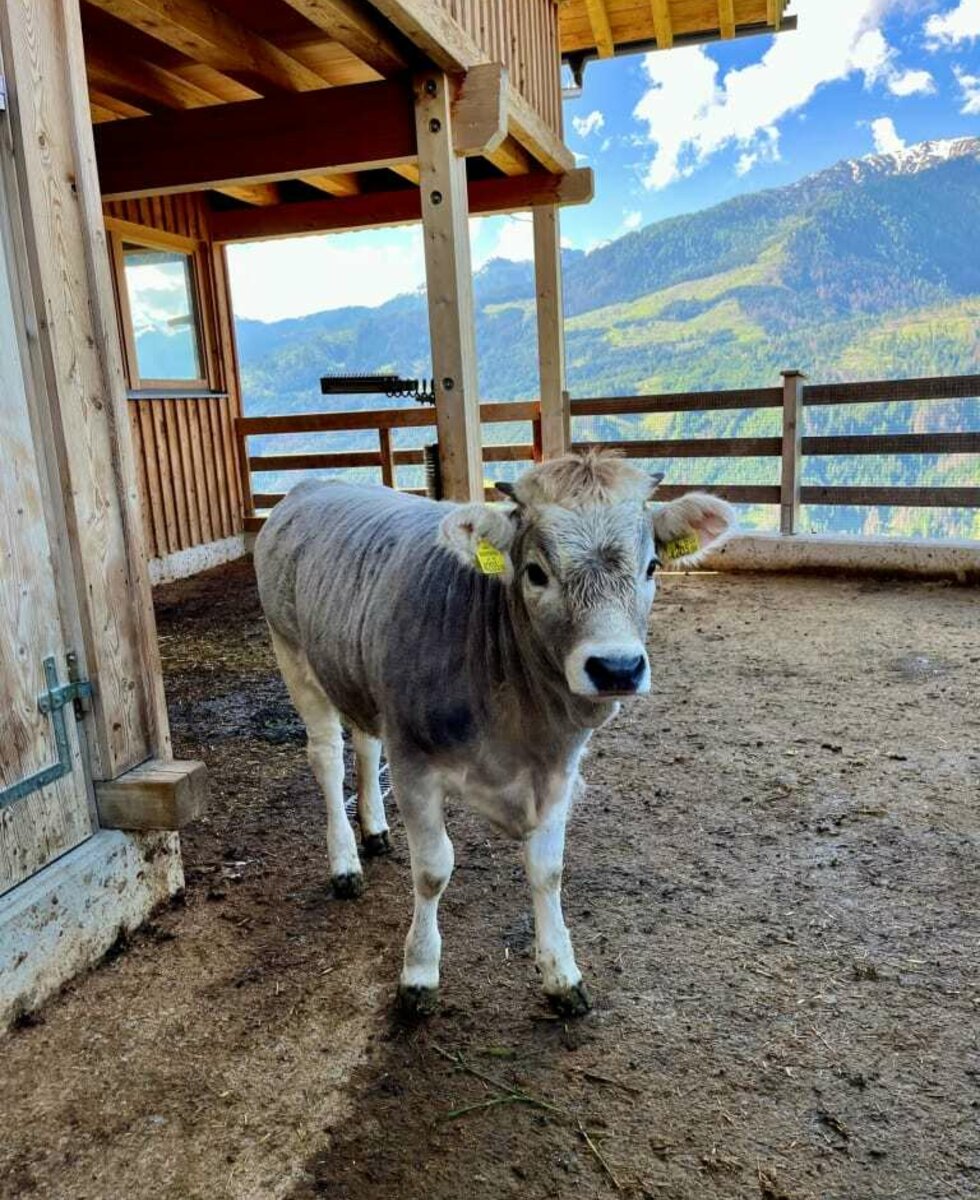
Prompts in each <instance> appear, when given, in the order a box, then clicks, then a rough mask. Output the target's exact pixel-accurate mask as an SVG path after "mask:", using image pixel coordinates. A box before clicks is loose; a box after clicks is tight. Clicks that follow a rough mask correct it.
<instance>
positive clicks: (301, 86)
mask: <svg viewBox="0 0 980 1200" xmlns="http://www.w3.org/2000/svg"><path fill="white" fill-rule="evenodd" d="M90 3H92V4H94V5H95V6H96V7H98V8H101V9H102V10H103V11H105V12H108V13H111V15H112V16H114V17H117V18H118V19H119V20H120V21H124V22H125V23H126V24H127V25H131V26H133V27H134V28H136V29H139V30H141V31H142V32H143V33H146V34H149V36H150V37H154V38H156V39H157V41H159V42H163V43H165V44H166V45H168V46H171V47H172V48H173V49H174V50H179V51H180V52H181V53H182V54H186V55H187V57H188V58H191V59H194V60H195V61H197V62H202V63H207V65H208V66H210V67H214V68H215V69H216V70H218V71H224V72H227V74H229V75H231V76H232V78H234V79H238V80H239V81H240V82H242V83H245V84H246V85H247V86H249V87H254V88H255V89H256V90H257V91H259V92H263V93H264V92H265V91H267V90H268V88H269V86H270V85H271V86H272V87H274V88H277V89H279V90H281V91H285V92H299V91H312V90H314V89H317V88H322V87H325V86H326V83H327V81H326V80H325V79H324V78H323V77H322V76H320V75H318V74H317V73H316V72H315V71H311V70H310V69H309V67H306V66H304V65H303V63H301V62H300V61H299V60H298V59H295V58H293V57H292V56H291V55H289V54H287V53H286V52H285V51H284V50H281V49H280V48H279V47H278V46H276V45H274V44H273V43H272V42H270V41H267V40H266V39H265V38H263V37H260V36H259V35H258V34H256V33H253V32H252V31H251V30H250V29H248V28H247V27H246V26H244V25H242V24H241V23H240V22H238V21H236V20H235V19H234V18H233V17H230V16H229V15H228V14H227V13H226V12H224V10H223V9H220V8H216V7H215V6H214V5H211V4H209V3H208V2H207V0H166V3H163V4H161V3H160V0H90Z"/></svg>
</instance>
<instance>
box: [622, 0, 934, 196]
mask: <svg viewBox="0 0 980 1200" xmlns="http://www.w3.org/2000/svg"><path fill="white" fill-rule="evenodd" d="M898 2H900V0H796V5H795V11H796V12H797V13H798V15H799V18H800V28H799V31H798V32H797V33H794V34H792V35H787V36H785V37H778V38H775V39H774V40H773V42H772V44H771V45H770V47H769V48H768V49H767V50H766V52H765V54H764V55H763V56H762V58H761V59H760V60H759V61H758V62H756V63H752V64H750V65H749V66H747V67H743V68H740V69H736V70H731V71H729V72H728V73H727V74H726V75H725V76H724V78H719V75H720V70H719V66H718V63H717V62H716V61H715V60H714V59H713V58H711V57H710V56H709V55H708V54H707V52H706V51H705V50H704V48H703V47H690V48H685V49H680V50H675V51H674V52H673V53H671V54H648V55H647V56H646V57H645V58H644V69H645V71H646V74H647V78H648V79H649V81H650V87H649V89H648V90H647V92H646V93H645V94H644V95H643V97H642V98H641V100H640V102H639V104H637V106H636V109H635V110H634V116H635V118H636V119H637V120H638V121H641V122H643V123H645V124H646V125H647V127H648V130H649V132H648V137H647V140H648V142H649V143H650V144H652V145H653V146H654V147H655V153H654V156H653V160H652V162H651V163H650V166H649V168H648V171H647V175H646V184H647V186H648V187H651V188H663V187H666V186H667V185H668V184H671V183H673V182H674V181H675V180H677V179H681V178H684V177H686V176H689V175H691V174H693V173H694V171H696V170H697V169H698V167H700V166H701V165H703V164H704V163H705V162H706V161H707V160H708V159H709V158H710V157H711V156H712V155H714V154H716V153H717V152H718V151H719V150H721V149H723V148H725V147H728V146H735V147H736V148H737V149H739V150H740V151H741V152H742V155H741V157H740V159H739V160H738V165H737V166H736V169H737V170H738V169H741V171H742V173H743V174H744V172H745V171H748V170H751V168H752V167H753V166H754V165H755V164H756V162H758V161H760V160H762V159H763V158H768V159H769V160H772V158H773V157H776V156H778V136H779V131H778V122H779V121H781V120H782V119H783V118H784V117H786V116H787V115H788V114H790V113H793V112H797V111H798V110H800V109H801V108H803V107H804V106H805V105H806V104H807V103H808V102H809V101H810V99H811V98H812V97H813V95H814V93H815V92H816V91H817V89H818V88H820V87H823V86H825V85H827V84H829V83H833V82H835V81H838V80H843V79H846V78H848V77H849V76H852V75H860V76H863V78H864V83H865V85H866V86H868V87H871V86H873V85H874V84H876V83H881V82H884V83H886V84H887V85H888V86H889V87H897V89H898V91H897V92H896V94H899V95H901V94H911V92H910V91H909V90H908V89H910V88H916V87H917V88H919V89H921V88H922V87H923V86H926V84H925V81H924V80H923V79H921V78H917V77H916V73H915V72H912V73H911V74H912V76H913V78H911V79H907V78H906V76H907V75H909V72H901V71H900V70H898V68H897V67H896V66H895V57H896V55H895V51H894V49H893V48H892V47H891V46H889V45H888V42H887V41H886V40H885V37H884V36H883V34H882V33H881V31H880V29H879V28H878V27H877V23H878V21H879V20H880V18H881V16H882V14H883V13H884V11H885V10H886V9H887V8H888V7H890V6H893V5H894V4H895V3H898ZM923 74H925V73H924V72H923ZM930 82H931V80H930ZM903 89H906V90H905V91H903Z"/></svg>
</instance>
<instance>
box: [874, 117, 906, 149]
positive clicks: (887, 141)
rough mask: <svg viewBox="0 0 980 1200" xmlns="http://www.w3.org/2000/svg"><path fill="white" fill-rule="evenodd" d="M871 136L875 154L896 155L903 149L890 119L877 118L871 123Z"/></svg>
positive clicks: (901, 141)
mask: <svg viewBox="0 0 980 1200" xmlns="http://www.w3.org/2000/svg"><path fill="white" fill-rule="evenodd" d="M871 136H872V137H873V138H874V143H875V152H876V153H877V154H897V153H898V151H899V150H904V149H905V142H904V140H903V139H902V138H900V137H899V136H898V131H897V130H896V128H895V122H894V121H893V120H892V119H891V117H878V118H877V119H876V120H874V121H872V122H871Z"/></svg>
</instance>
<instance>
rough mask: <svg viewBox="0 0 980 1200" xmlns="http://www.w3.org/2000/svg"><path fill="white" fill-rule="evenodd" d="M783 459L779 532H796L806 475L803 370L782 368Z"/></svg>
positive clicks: (804, 377)
mask: <svg viewBox="0 0 980 1200" xmlns="http://www.w3.org/2000/svg"><path fill="white" fill-rule="evenodd" d="M781 374H782V377H783V459H782V474H781V477H780V483H779V532H780V533H783V534H793V533H797V532H798V531H799V526H800V481H801V477H802V474H803V469H802V458H803V456H802V450H803V383H804V380H805V379H806V376H805V375H804V374H803V372H802V371H782V372H781Z"/></svg>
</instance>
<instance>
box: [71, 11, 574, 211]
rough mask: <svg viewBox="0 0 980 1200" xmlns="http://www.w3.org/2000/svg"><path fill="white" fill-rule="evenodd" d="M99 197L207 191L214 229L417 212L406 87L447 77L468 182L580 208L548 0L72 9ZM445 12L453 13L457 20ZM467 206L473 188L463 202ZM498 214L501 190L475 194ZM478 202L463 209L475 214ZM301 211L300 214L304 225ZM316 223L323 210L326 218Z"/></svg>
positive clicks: (411, 107) (411, 103) (411, 109)
mask: <svg viewBox="0 0 980 1200" xmlns="http://www.w3.org/2000/svg"><path fill="white" fill-rule="evenodd" d="M80 7H81V14H82V26H83V33H84V41H85V58H86V70H87V75H88V84H89V101H90V106H91V113H92V120H93V123H94V124H95V141H96V151H97V157H98V164H99V173H100V180H101V184H102V192H103V197H104V199H106V200H113V199H123V198H135V197H141V196H142V197H146V196H156V195H163V194H167V193H177V192H187V191H205V192H207V193H208V195H209V206H210V207H211V208H212V209H213V210H214V211H215V212H216V214H217V215H221V214H223V213H225V212H227V213H228V214H229V215H231V214H233V213H234V212H235V211H236V210H237V211H241V210H242V208H243V206H248V207H249V208H254V209H261V208H272V207H275V208H277V209H286V208H290V207H293V206H294V205H295V206H297V207H298V206H309V205H311V204H313V203H315V202H316V201H317V200H319V201H320V202H321V203H323V204H327V203H329V201H330V200H331V199H333V200H342V201H344V204H343V205H342V206H341V212H339V213H338V214H336V220H334V219H331V220H329V221H327V223H326V224H325V225H324V226H323V227H324V228H340V227H344V228H357V227H359V223H358V212H359V210H360V209H363V211H364V214H365V216H366V217H368V218H369V219H368V221H367V223H372V224H374V223H382V222H383V221H384V217H385V203H384V202H379V200H378V199H377V197H379V196H385V197H389V198H390V200H389V204H390V207H391V208H392V213H393V219H394V220H398V219H411V217H408V218H406V217H399V214H400V213H401V212H403V211H411V210H412V209H413V205H414V206H415V207H417V199H415V198H409V197H410V196H411V193H412V192H413V191H414V192H417V186H418V182H419V168H418V165H417V152H416V146H415V125H414V121H415V115H414V114H415V107H416V101H417V99H418V97H417V94H415V93H413V85H414V87H415V88H416V89H417V87H418V81H419V78H420V74H421V73H423V72H425V71H428V70H432V69H435V70H438V71H444V72H446V73H447V74H448V75H449V76H450V77H451V78H452V80H453V86H454V88H455V91H456V94H455V96H454V102H453V114H452V116H453V131H454V132H453V138H454V147H455V149H456V151H457V153H458V154H461V155H465V156H467V177H468V179H469V181H470V184H471V185H472V186H476V185H479V184H484V183H486V184H494V183H499V182H501V181H506V180H507V179H518V178H520V179H522V180H523V183H522V184H521V185H519V186H518V187H517V188H516V189H515V192H514V195H515V201H523V200H525V199H527V198H528V196H530V201H531V204H530V205H529V206H531V205H533V203H534V201H535V198H536V196H537V192H536V191H535V189H536V188H537V187H538V186H539V185H540V188H541V195H542V197H543V199H542V200H541V201H540V202H541V203H546V202H550V203H554V202H555V200H556V198H557V199H558V201H559V202H566V199H567V202H573V199H572V198H573V197H574V198H576V199H583V198H584V199H587V198H588V196H589V195H591V184H590V183H589V184H588V186H586V179H585V177H584V176H583V175H581V174H579V175H578V176H577V177H576V181H575V183H574V184H573V186H571V187H568V188H561V187H559V181H560V179H561V178H563V177H564V176H565V175H566V173H569V172H571V173H573V175H574V174H575V160H574V156H573V155H572V153H571V152H570V151H569V150H568V148H567V147H566V146H565V145H564V142H563V139H562V126H561V89H560V79H559V73H558V64H559V53H560V52H559V47H558V41H557V17H556V14H555V10H554V7H553V0H472V3H470V4H467V5H465V6H459V5H457V4H455V3H453V0H371V2H369V0H263V3H261V4H257V3H254V2H253V0H81V4H80ZM457 10H459V11H457ZM477 192H478V193H479V188H478V189H477ZM487 195H489V196H491V197H492V198H493V199H492V205H491V207H490V208H487V209H486V210H485V211H499V205H500V203H501V197H502V196H504V195H506V189H504V192H501V191H500V190H499V189H498V190H496V191H494V189H493V188H491V189H490V191H489V192H488V193H487ZM479 204H480V197H479V194H477V195H476V196H474V209H475V210H476V211H479ZM312 211H314V210H312V209H310V208H309V207H306V213H307V216H306V218H305V220H306V221H308V220H309V214H310V213H311V212H312ZM324 211H325V212H329V209H325V210H324Z"/></svg>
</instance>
